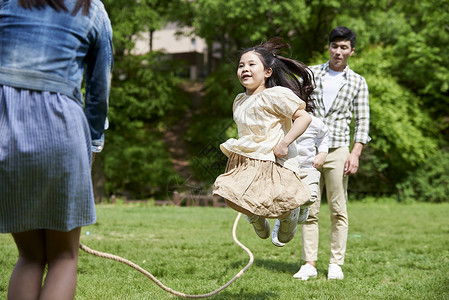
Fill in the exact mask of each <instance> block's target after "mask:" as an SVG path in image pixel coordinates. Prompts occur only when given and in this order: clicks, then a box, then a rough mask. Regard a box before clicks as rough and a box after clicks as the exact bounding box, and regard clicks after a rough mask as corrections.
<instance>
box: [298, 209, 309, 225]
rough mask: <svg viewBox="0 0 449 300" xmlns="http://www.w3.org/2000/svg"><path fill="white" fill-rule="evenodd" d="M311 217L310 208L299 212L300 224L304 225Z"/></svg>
mask: <svg viewBox="0 0 449 300" xmlns="http://www.w3.org/2000/svg"><path fill="white" fill-rule="evenodd" d="M308 217H309V207H308V206H306V207H304V208H301V209H300V210H299V217H298V224H304V223H305V222H306V221H307V218H308Z"/></svg>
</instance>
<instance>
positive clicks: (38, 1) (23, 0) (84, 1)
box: [18, 0, 91, 16]
mask: <svg viewBox="0 0 449 300" xmlns="http://www.w3.org/2000/svg"><path fill="white" fill-rule="evenodd" d="M18 2H19V6H22V7H23V8H25V9H32V8H38V9H39V8H42V7H44V6H46V5H49V6H51V7H52V8H53V9H54V10H56V11H61V10H63V11H66V12H67V11H69V10H68V9H67V7H66V6H65V4H64V0H18ZM90 3H91V0H77V1H76V4H75V8H74V9H73V11H72V16H74V15H76V14H77V13H78V11H79V10H80V9H82V12H83V15H86V16H87V15H88V14H89V9H90Z"/></svg>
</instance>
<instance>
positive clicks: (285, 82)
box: [240, 37, 315, 112]
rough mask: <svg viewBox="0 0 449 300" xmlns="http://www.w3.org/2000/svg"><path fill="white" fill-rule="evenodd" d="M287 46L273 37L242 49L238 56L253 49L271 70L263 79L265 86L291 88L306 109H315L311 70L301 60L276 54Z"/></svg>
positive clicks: (278, 38) (311, 110)
mask: <svg viewBox="0 0 449 300" xmlns="http://www.w3.org/2000/svg"><path fill="white" fill-rule="evenodd" d="M289 48H290V45H289V44H287V43H284V42H283V41H282V38H280V37H273V38H271V39H270V40H268V41H267V42H265V43H263V44H260V45H259V46H255V47H251V48H248V49H245V50H243V51H242V52H241V53H240V57H241V56H242V55H243V54H245V53H247V52H250V51H254V52H255V53H256V55H257V56H259V58H260V60H261V61H262V64H263V65H264V68H265V69H269V68H271V69H272V70H273V71H272V74H271V76H270V77H268V78H267V79H266V81H265V87H267V88H271V87H274V86H284V87H287V88H289V89H291V90H292V91H293V92H294V93H295V94H296V95H297V96H298V97H299V98H301V99H302V100H304V101H305V102H306V111H308V112H313V111H314V109H315V105H314V101H313V99H312V98H311V94H312V92H313V89H314V88H315V78H314V76H313V72H312V71H311V70H310V69H309V68H308V67H307V66H306V65H304V64H303V63H302V62H299V61H296V60H293V59H290V58H286V57H283V56H281V55H279V54H278V52H279V51H280V50H284V49H289Z"/></svg>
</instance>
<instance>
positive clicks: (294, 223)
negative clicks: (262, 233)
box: [278, 207, 299, 243]
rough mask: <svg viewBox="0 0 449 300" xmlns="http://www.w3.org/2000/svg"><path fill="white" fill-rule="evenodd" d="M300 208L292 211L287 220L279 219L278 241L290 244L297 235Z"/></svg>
mask: <svg viewBox="0 0 449 300" xmlns="http://www.w3.org/2000/svg"><path fill="white" fill-rule="evenodd" d="M298 217H299V207H298V208H296V209H294V210H292V211H291V212H290V214H289V215H288V216H287V217H286V218H280V219H278V220H279V222H280V225H279V231H278V240H279V242H281V243H288V242H290V241H291V240H292V238H293V237H294V236H295V234H296V229H297V227H298Z"/></svg>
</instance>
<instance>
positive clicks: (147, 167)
mask: <svg viewBox="0 0 449 300" xmlns="http://www.w3.org/2000/svg"><path fill="white" fill-rule="evenodd" d="M105 6H106V8H107V10H108V12H109V14H110V17H111V20H112V25H113V29H114V47H115V69H114V77H113V88H112V91H111V101H110V106H111V109H110V111H111V114H110V121H111V127H110V129H109V131H108V132H107V135H106V138H107V144H106V148H105V150H104V155H103V156H99V158H97V162H96V164H97V165H98V166H104V170H105V177H106V178H105V179H106V180H105V181H106V183H107V184H106V189H107V193H108V194H110V193H120V192H123V193H124V192H125V191H128V192H131V193H132V194H133V195H132V196H134V197H143V196H145V195H150V194H154V193H155V192H157V191H158V190H163V189H164V187H165V186H167V184H169V182H170V181H173V178H176V176H177V175H176V174H175V173H174V171H173V170H172V167H171V161H170V157H169V155H168V152H167V149H166V146H165V145H164V143H163V142H162V140H161V137H162V133H163V131H164V129H165V128H166V127H167V125H169V124H170V122H175V121H176V115H180V114H183V110H185V109H186V107H187V105H188V104H187V100H186V98H185V96H184V94H183V93H182V92H181V91H180V89H179V79H177V77H176V74H177V73H176V67H175V66H173V65H170V64H168V62H167V61H166V60H164V56H163V55H162V54H160V53H159V54H158V53H149V54H148V55H145V56H137V57H136V56H132V55H130V53H131V50H132V49H133V47H134V41H135V40H136V38H137V37H138V36H139V35H147V34H149V33H150V36H151V32H153V31H154V30H157V29H159V28H162V26H164V24H166V23H167V22H168V21H174V22H176V23H178V24H180V25H186V26H189V27H190V28H191V33H192V34H195V35H197V36H199V37H202V38H204V39H205V40H206V43H207V45H208V46H209V54H208V55H209V57H208V59H209V61H212V60H211V58H212V54H214V55H216V54H219V55H220V56H221V60H220V63H219V65H218V66H217V67H216V68H215V69H214V72H210V73H209V74H208V77H207V78H206V80H205V96H204V98H203V99H202V102H201V103H202V104H201V106H200V107H199V109H198V110H196V111H195V112H194V114H193V117H192V120H191V124H190V127H189V130H188V134H187V136H186V141H187V142H188V144H189V150H190V153H191V156H190V165H191V167H192V169H193V170H194V171H195V175H196V177H197V178H198V179H200V180H203V181H204V182H205V183H207V184H210V183H212V182H213V180H214V179H215V176H216V175H218V174H219V173H221V172H222V171H223V170H224V167H225V161H226V158H225V157H224V155H223V154H222V153H221V151H220V150H219V144H220V143H221V142H223V141H225V140H226V139H227V138H229V137H232V136H235V135H236V128H235V125H234V124H233V121H232V101H233V99H234V97H235V96H236V94H237V93H239V92H241V91H242V87H241V86H240V84H239V83H238V81H237V80H236V76H235V67H236V61H235V60H236V59H237V54H236V53H237V52H238V50H240V49H242V48H245V47H248V46H252V45H255V44H259V43H260V42H262V41H264V40H266V39H268V38H269V37H272V36H282V37H284V39H285V40H286V41H288V42H289V43H290V45H291V46H292V48H291V56H292V57H293V58H295V59H298V60H300V61H303V62H305V63H307V64H310V65H311V64H316V63H322V62H325V61H326V60H327V59H328V54H327V51H326V49H327V38H328V34H329V32H330V30H331V29H332V28H333V27H335V26H347V27H350V28H352V29H354V30H355V31H356V33H357V43H356V54H355V55H354V56H353V57H352V58H351V59H350V61H349V64H350V67H351V68H352V69H354V70H355V71H356V72H358V73H360V74H362V75H363V76H364V77H365V78H366V79H367V82H368V85H369V89H370V102H371V103H370V106H371V132H370V136H371V137H372V141H371V142H370V143H369V144H368V145H367V146H366V147H365V150H364V152H363V157H362V158H361V163H360V170H359V173H358V174H357V175H356V176H354V177H353V178H352V179H351V180H350V185H351V186H350V189H351V190H352V191H353V192H354V194H356V196H357V195H364V194H367V193H368V194H376V193H384V194H385V193H387V194H394V193H397V192H398V191H399V192H400V195H402V196H401V197H402V198H401V200H402V201H407V200H406V199H411V198H419V199H424V200H426V201H434V202H438V201H444V199H443V198H444V197H443V196H441V195H443V192H445V190H444V189H443V191H440V189H438V188H435V184H440V183H442V182H443V183H444V182H445V181H444V180H446V179H445V178H447V177H444V176H443V172H442V171H441V170H442V168H440V166H437V165H438V160H441V161H442V162H445V161H447V155H446V154H447V152H448V150H447V145H448V140H447V135H448V134H449V105H448V104H449V70H448V68H449V56H448V55H446V51H447V49H449V34H448V33H449V25H448V24H449V23H448V20H449V0H422V1H416V0H414V1H390V0H343V1H337V0H330V1H321V0H298V1H290V0H276V1H273V0H249V1H240V0H196V1H187V0H172V1H163V0H139V1H131V2H130V1H125V0H105ZM217 45H218V47H217ZM213 51H215V52H214V53H212V52H213ZM209 66H210V68H209V70H210V71H212V66H213V65H212V64H209ZM440 149H445V150H440ZM440 152H442V153H440ZM432 162H433V163H432ZM441 165H444V163H442V164H441ZM446 169H447V168H446ZM422 170H425V172H426V173H425V174H429V176H427V177H426V176H425V174H424V173H423V172H424V171H422ZM430 177H431V179H429V178H430ZM420 178H421V179H422V180H421V179H420ZM426 178H427V179H426ZM175 180H176V181H178V180H180V179H179V178H176V179H175ZM431 189H433V190H434V191H435V193H434V195H429V194H427V192H428V191H429V190H431ZM404 199H405V200H404Z"/></svg>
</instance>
